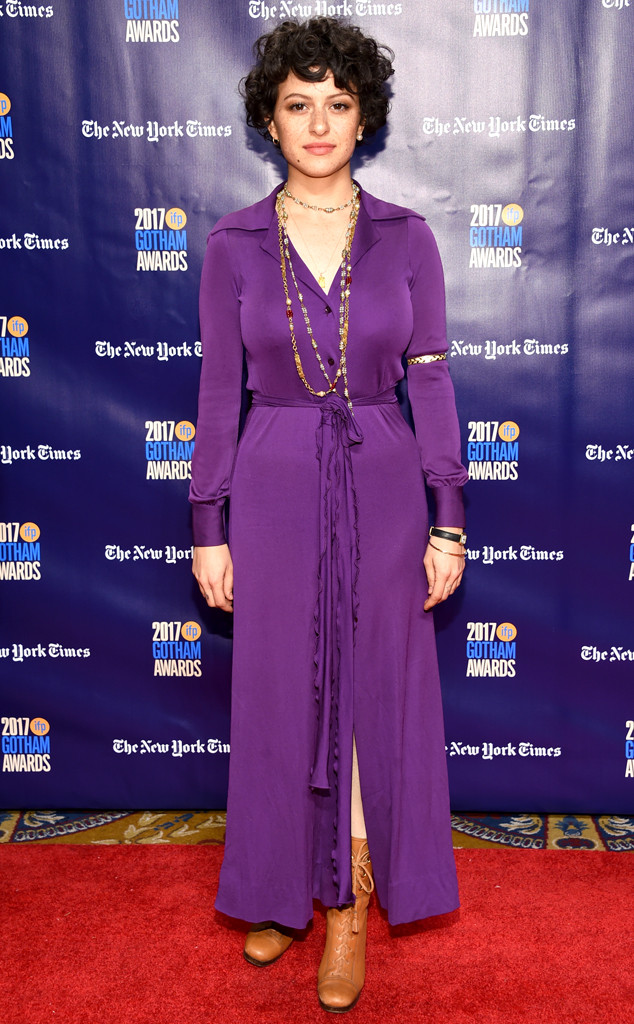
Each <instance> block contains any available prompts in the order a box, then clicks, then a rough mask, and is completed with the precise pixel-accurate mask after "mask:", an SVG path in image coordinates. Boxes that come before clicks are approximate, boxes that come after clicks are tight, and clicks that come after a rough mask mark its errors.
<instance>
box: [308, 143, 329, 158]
mask: <svg viewBox="0 0 634 1024" xmlns="http://www.w3.org/2000/svg"><path fill="white" fill-rule="evenodd" d="M334 148H335V147H334V146H333V145H331V144H330V143H329V142H319V143H317V142H313V143H312V144H311V145H309V146H304V149H305V150H307V151H308V152H309V153H312V154H313V155H314V156H327V155H328V154H329V153H332V151H333V149H334Z"/></svg>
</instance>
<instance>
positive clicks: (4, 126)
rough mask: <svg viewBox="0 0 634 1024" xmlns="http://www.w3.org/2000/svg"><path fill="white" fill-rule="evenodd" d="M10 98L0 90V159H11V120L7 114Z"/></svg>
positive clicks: (9, 107)
mask: <svg viewBox="0 0 634 1024" xmlns="http://www.w3.org/2000/svg"><path fill="white" fill-rule="evenodd" d="M10 110H11V100H10V99H9V97H8V96H7V94H6V92H0V160H13V157H14V156H15V154H14V152H13V121H12V119H11V116H10V114H9V111H10Z"/></svg>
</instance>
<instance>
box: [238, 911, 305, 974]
mask: <svg viewBox="0 0 634 1024" xmlns="http://www.w3.org/2000/svg"><path fill="white" fill-rule="evenodd" d="M292 941H293V935H292V933H291V932H290V929H284V931H280V929H279V927H276V926H275V923H274V922H273V921H266V922H265V923H264V924H260V925H254V927H253V928H252V929H251V931H250V932H249V933H248V935H247V937H246V941H245V943H244V954H243V956H244V959H245V960H248V962H249V963H250V964H254V966H255V967H268V965H269V964H273V963H275V961H276V960H279V958H280V957H281V955H282V953H285V952H286V950H287V949H288V947H289V946H290V944H291V942H292Z"/></svg>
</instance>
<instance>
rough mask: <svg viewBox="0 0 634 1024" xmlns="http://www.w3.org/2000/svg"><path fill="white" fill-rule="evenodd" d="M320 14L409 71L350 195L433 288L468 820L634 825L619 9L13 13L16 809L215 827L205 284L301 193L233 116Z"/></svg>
mask: <svg viewBox="0 0 634 1024" xmlns="http://www.w3.org/2000/svg"><path fill="white" fill-rule="evenodd" d="M336 8H340V10H339V13H340V14H345V15H347V16H348V17H349V18H350V20H352V21H353V22H356V23H358V24H360V25H361V26H362V27H363V28H364V29H366V30H367V31H369V32H371V33H372V34H374V35H375V36H377V37H378V38H379V39H380V40H381V41H384V42H386V43H387V44H389V45H390V46H392V47H393V49H394V50H395V52H396V55H397V61H396V69H397V74H396V76H395V79H394V85H393V111H392V115H391V120H390V127H389V131H388V132H387V133H386V134H385V135H384V136H383V137H382V138H380V139H378V140H377V141H376V142H375V143H374V144H373V145H372V147H371V148H370V149H369V150H368V151H367V152H366V153H365V155H361V156H359V158H358V160H357V161H356V164H355V167H354V173H355V176H356V177H357V178H358V180H359V181H360V183H361V185H362V186H364V187H365V188H366V189H367V190H368V191H370V192H371V193H373V194H375V195H378V196H379V197H381V198H384V199H386V200H388V201H391V202H395V203H398V204H401V205H404V206H407V207H410V208H413V209H416V210H419V211H420V212H421V213H423V214H424V215H425V216H426V218H427V220H428V222H429V224H430V226H431V228H432V230H433V231H434V234H435V236H436V238H437V241H438V243H439V247H440V250H441V254H442V257H443V262H444V266H445V274H446V281H447V306H448V323H449V331H450V334H449V339H450V349H449V353H450V367H451V372H452V377H453V381H454V386H455V389H456V394H457V400H458V410H459V415H460V420H461V424H462V431H463V446H464V457H465V459H466V460H467V465H468V467H469V473H470V478H471V479H470V483H469V485H468V487H467V491H466V494H467V503H468V504H467V515H468V526H469V544H470V555H469V562H468V567H467V574H466V579H465V583H464V587H463V588H462V590H461V592H460V594H459V596H458V597H457V598H456V599H455V600H454V601H453V602H452V603H451V604H448V605H446V606H445V607H443V608H442V609H441V610H440V612H439V613H438V614H437V627H438V645H439V656H440V663H441V676H442V680H443V691H444V699H445V718H446V729H447V747H448V750H447V753H448V766H449V776H450V786H451V793H452V801H453V805H454V807H456V808H461V809H464V810H469V809H472V810H473V809H484V808H486V809H488V810H517V809H519V808H522V809H530V810H535V811H539V810H568V811H583V810H586V811H602V812H605V813H608V812H609V813H616V814H619V813H623V814H628V813H632V811H633V810H634V799H633V794H634V706H633V703H632V696H631V693H632V686H631V680H632V667H633V665H632V663H633V661H634V641H633V639H632V594H633V593H634V591H633V589H632V588H633V585H634V536H633V530H634V526H633V519H634V487H633V484H632V467H633V465H634V423H633V420H632V414H631V380H632V374H631V340H632V339H631V324H632V298H631V296H632V278H633V270H632V267H633V263H632V252H633V251H634V250H633V246H634V228H633V227H632V208H633V202H632V200H633V195H632V192H633V185H632V174H631V155H630V150H631V138H632V134H633V131H634V111H633V94H632V87H631V81H630V79H631V75H630V71H629V68H630V60H631V50H632V37H633V34H634V32H633V19H634V4H630V3H629V2H627V0H558V2H557V3H554V2H552V0H530V2H529V0H453V2H451V3H446V4H438V3H429V2H420V0H403V2H402V3H370V2H362V0H350V2H346V3H344V4H339V5H335V4H325V3H322V2H311V3H306V4H299V5H291V4H285V3H281V4H279V3H278V4H267V3H263V2H257V0H251V2H249V0H232V2H227V3H223V4H222V5H219V4H212V3H209V2H208V0H180V2H179V0H107V2H105V3H102V4H99V5H93V4H85V5H78V4H76V3H73V2H71V0H51V2H50V3H48V4H26V3H24V2H17V0H1V2H0V32H1V33H2V43H3V57H4V59H3V69H2V71H1V72H0V178H1V179H2V205H1V211H0V267H1V276H0V297H1V302H0V346H1V352H0V378H1V379H0V392H1V395H2V400H1V408H2V424H1V428H0V459H1V466H2V512H1V514H0V594H1V598H2V619H1V621H0V673H1V676H2V679H1V683H0V687H1V689H0V719H1V723H0V731H1V734H2V752H1V757H2V772H1V773H0V804H2V805H4V806H25V807H30V806H32V807H35V806H40V807H41V806H45V805H47V806H55V805H57V806H67V807H80V806H93V807H108V806H117V807H142V806H144V807H159V806H163V807H166V806H169V805H172V806H204V805H206V806H212V805H213V806H222V805H223V803H224V800H225V794H226V784H227V767H228V736H229V731H228V723H229V686H230V671H229V666H230V651H231V623H230V621H229V620H228V619H227V618H226V617H225V616H223V615H222V614H220V613H219V614H217V615H216V616H214V615H212V614H211V613H210V612H209V611H208V610H207V608H206V606H205V605H204V604H203V602H202V601H201V599H200V598H199V595H198V594H197V588H196V587H195V586H194V584H193V580H192V577H191V573H190V565H189V559H190V551H191V529H190V512H189V508H188V504H187V500H186V498H187V490H188V485H189V464H190V459H191V454H192V451H193V446H194V445H195V411H196V391H197V379H198V373H199V366H200V346H199V340H198V339H199V333H198V321H197V291H198V279H199V275H200V268H201V264H202V258H203V254H204V246H205V238H206V236H207V233H208V231H209V230H210V229H211V227H212V226H213V224H214V223H215V222H216V221H217V220H218V218H219V217H220V216H222V215H223V214H225V213H227V212H229V211H231V210H234V209H237V208H240V207H243V206H246V205H248V204H249V203H252V202H254V201H255V200H256V199H258V198H260V197H262V196H263V195H265V194H266V193H267V192H268V191H270V189H271V188H272V187H273V185H274V183H275V182H276V181H277V180H279V179H280V177H281V175H282V173H283V168H282V167H281V166H280V164H279V162H278V160H277V158H276V156H275V154H274V153H273V151H272V150H271V149H270V148H267V146H266V145H265V144H264V143H263V142H262V140H260V139H259V138H258V137H257V136H255V135H254V134H253V133H252V132H249V130H247V129H246V127H245V126H244V125H243V116H242V111H241V102H240V98H239V96H238V92H237V83H238V81H239V79H240V77H241V76H242V75H243V74H244V72H245V70H246V68H247V67H248V65H249V61H250V50H251V46H252V43H253V41H254V40H255V38H256V37H257V36H258V35H259V34H260V33H261V32H264V31H268V30H270V29H271V28H272V27H274V25H275V24H276V23H278V22H279V21H280V20H282V19H283V18H284V17H285V16H287V15H288V13H290V12H291V10H293V9H295V13H297V14H299V15H300V16H305V15H313V14H323V13H336ZM404 390H405V389H404ZM403 402H404V404H403V409H404V412H405V414H406V415H407V405H406V396H405V394H403Z"/></svg>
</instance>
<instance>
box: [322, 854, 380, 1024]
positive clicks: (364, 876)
mask: <svg viewBox="0 0 634 1024" xmlns="http://www.w3.org/2000/svg"><path fill="white" fill-rule="evenodd" d="M373 889H374V879H373V878H372V864H371V862H370V852H369V850H368V843H367V840H366V839H355V838H353V839H352V892H353V894H354V896H355V902H354V903H352V904H350V906H348V907H344V908H343V909H342V910H337V908H336V907H331V909H330V910H329V911H328V914H327V918H326V947H325V949H324V955H323V957H322V960H321V964H320V966H319V973H318V975H317V992H318V995H319V1002H320V1004H321V1006H322V1007H323V1009H324V1010H329V1011H330V1012H331V1013H345V1012H346V1010H351V1009H352V1007H353V1006H354V1004H355V1003H356V1001H357V999H358V998H359V996H360V995H361V989H362V988H363V983H364V981H365V944H366V938H367V933H368V904H369V902H370V895H371V893H372V890H373Z"/></svg>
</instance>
